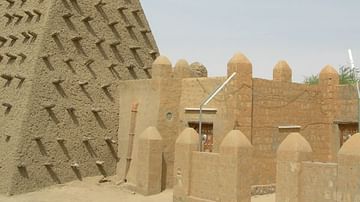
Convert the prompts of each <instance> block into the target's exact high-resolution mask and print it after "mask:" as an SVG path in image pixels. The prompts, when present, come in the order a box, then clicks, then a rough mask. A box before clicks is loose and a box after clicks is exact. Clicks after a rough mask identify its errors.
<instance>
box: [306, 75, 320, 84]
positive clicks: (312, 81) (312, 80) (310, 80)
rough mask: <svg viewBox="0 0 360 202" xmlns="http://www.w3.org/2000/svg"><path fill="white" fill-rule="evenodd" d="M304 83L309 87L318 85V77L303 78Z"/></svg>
mask: <svg viewBox="0 0 360 202" xmlns="http://www.w3.org/2000/svg"><path fill="white" fill-rule="evenodd" d="M304 83H305V84H309V85H315V84H318V83H319V75H318V74H316V75H311V76H308V77H305V79H304Z"/></svg>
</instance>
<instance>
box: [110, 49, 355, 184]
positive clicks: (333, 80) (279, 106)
mask: <svg viewBox="0 0 360 202" xmlns="http://www.w3.org/2000/svg"><path fill="white" fill-rule="evenodd" d="M252 68H253V67H252V64H251V62H250V60H249V59H248V58H247V57H246V56H244V55H243V54H241V53H236V54H235V55H234V56H233V57H232V58H231V59H230V61H229V63H228V68H227V70H228V76H230V75H231V74H232V73H233V72H236V73H237V75H236V76H235V77H234V79H233V80H232V81H231V82H230V83H229V84H228V85H227V86H226V87H225V89H224V90H223V91H222V92H221V93H220V94H219V95H218V96H217V97H215V99H214V100H213V101H211V102H210V103H209V104H208V105H207V106H206V108H204V109H203V118H202V119H203V129H202V133H203V134H206V135H207V139H206V141H205V142H204V149H205V151H206V152H214V153H218V152H219V151H220V144H221V142H222V141H223V139H224V136H225V134H227V133H228V132H229V131H231V130H233V129H236V130H240V131H242V132H243V133H244V135H245V136H246V137H247V138H248V139H249V141H250V143H251V144H252V145H253V147H254V152H253V155H254V161H253V162H252V163H251V164H252V166H251V167H252V168H251V169H252V170H254V171H255V173H254V174H253V176H252V184H253V185H266V184H273V183H275V178H276V151H277V149H278V147H279V145H280V143H281V142H282V141H283V140H284V139H285V138H286V137H287V136H288V134H290V133H291V132H301V134H302V135H303V136H304V137H305V139H306V140H307V141H308V142H309V143H310V145H311V147H312V149H313V153H314V154H313V157H314V158H313V160H314V161H319V162H335V161H336V160H337V152H338V150H339V148H340V146H341V145H342V144H343V143H344V141H346V139H348V138H349V135H351V134H355V133H356V130H357V97H356V96H357V94H356V91H355V89H354V87H353V86H350V85H339V75H338V73H337V71H336V70H335V69H334V68H333V67H331V66H330V65H327V66H325V67H324V68H323V69H322V70H321V72H320V81H319V84H317V85H307V84H299V83H293V82H292V70H291V68H290V66H289V65H288V64H287V63H286V62H285V61H280V62H279V63H278V64H276V65H275V67H274V73H273V80H266V79H259V78H254V77H253V76H252ZM152 70H153V78H152V79H147V80H132V81H123V82H121V83H120V84H119V89H118V90H119V92H121V95H120V98H119V99H120V100H119V106H120V108H119V112H120V113H119V115H120V119H119V121H120V122H119V134H118V137H119V149H118V151H119V156H126V157H127V158H129V156H127V154H128V148H129V146H128V144H129V137H133V135H130V136H129V132H128V131H130V125H131V124H130V123H134V122H133V121H134V120H133V121H131V120H130V119H131V118H130V117H131V113H132V112H131V107H132V105H134V104H136V106H137V107H138V108H137V115H136V117H137V118H136V120H135V125H136V126H135V128H134V132H133V133H131V134H135V137H134V141H131V142H133V144H132V147H133V148H134V149H133V151H134V154H133V155H132V157H131V162H132V163H131V164H130V169H127V171H126V172H125V170H126V166H125V164H126V161H127V160H126V159H125V158H123V160H121V159H120V161H119V163H118V168H117V169H118V172H117V173H118V175H120V176H125V175H124V174H125V173H126V180H127V182H128V183H130V184H131V183H133V184H136V183H135V182H136V173H137V172H138V171H137V170H138V169H142V168H138V167H137V166H136V165H137V163H136V162H137V159H136V158H137V154H136V152H137V149H136V148H137V147H138V146H137V141H136V139H137V135H138V134H139V133H141V132H142V131H144V130H145V129H146V128H147V127H149V126H155V127H156V128H157V129H158V130H159V133H160V134H161V136H162V141H163V144H164V154H163V158H164V162H163V167H162V172H163V175H162V180H163V181H162V185H163V187H172V186H173V184H174V179H175V178H176V177H174V175H176V173H174V172H176V170H174V158H175V157H174V151H175V142H176V139H177V137H178V135H179V134H180V133H181V131H183V130H184V129H185V128H187V127H191V128H194V129H196V130H198V125H199V105H200V104H201V103H202V101H203V100H205V98H207V97H208V96H209V95H210V94H211V93H212V92H213V90H214V89H215V88H216V87H218V86H219V85H220V84H222V83H223V82H224V81H225V79H226V78H227V77H211V78H210V77H199V76H197V75H195V74H193V73H192V71H191V69H190V67H189V64H188V63H187V62H186V61H185V60H180V61H178V62H177V63H176V64H175V65H174V67H173V65H172V64H171V62H170V61H169V60H168V59H167V58H166V57H164V56H160V57H158V58H157V59H156V60H155V62H154V64H153V68H152ZM128 165H129V164H128Z"/></svg>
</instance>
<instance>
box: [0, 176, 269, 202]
mask: <svg viewBox="0 0 360 202" xmlns="http://www.w3.org/2000/svg"><path fill="white" fill-rule="evenodd" d="M99 179H101V178H100V177H91V178H85V179H84V180H83V181H81V182H79V181H76V182H71V183H67V184H62V185H56V186H52V187H49V188H46V189H43V190H41V191H38V192H32V193H27V194H22V195H16V196H10V197H8V196H1V195H0V202H119V201H121V202H172V190H166V191H164V192H163V193H161V194H158V195H155V196H149V197H144V196H141V195H139V194H135V193H132V192H131V191H128V190H126V189H124V188H122V187H121V186H118V185H116V183H115V182H107V183H101V184H100V183H98V180H99ZM252 202H275V196H274V195H265V196H254V197H253V199H252Z"/></svg>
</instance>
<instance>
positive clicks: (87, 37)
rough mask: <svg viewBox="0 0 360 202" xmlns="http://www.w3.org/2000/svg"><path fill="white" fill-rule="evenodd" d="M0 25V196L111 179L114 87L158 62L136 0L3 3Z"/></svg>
mask: <svg viewBox="0 0 360 202" xmlns="http://www.w3.org/2000/svg"><path fill="white" fill-rule="evenodd" d="M0 19H1V20H0V28H1V31H0V75H1V77H0V82H1V83H0V85H1V87H0V103H1V108H0V109H1V113H0V193H7V194H17V193H22V192H27V191H31V190H36V189H38V188H40V187H45V186H48V185H51V184H56V183H63V182H67V181H71V180H74V179H81V178H82V177H86V176H93V175H100V174H103V175H105V176H107V175H113V174H114V173H115V170H116V163H117V161H118V159H119V157H118V156H117V130H118V120H119V117H118V94H119V93H118V92H117V90H116V89H117V85H118V81H120V80H127V79H142V78H150V77H151V64H152V62H153V60H154V58H156V57H157V56H158V48H157V46H156V44H155V41H154V38H153V36H152V34H151V31H150V28H149V25H148V23H147V20H146V18H145V16H144V13H143V10H142V8H141V5H140V2H139V0H2V1H1V2H0Z"/></svg>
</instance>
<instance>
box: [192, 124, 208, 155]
mask: <svg viewBox="0 0 360 202" xmlns="http://www.w3.org/2000/svg"><path fill="white" fill-rule="evenodd" d="M188 125H189V127H190V128H193V129H195V130H196V132H197V133H199V122H189V124H188ZM213 128H214V125H213V123H206V122H205V123H202V124H201V134H203V135H204V134H205V135H206V139H205V141H204V145H203V147H204V151H205V152H212V151H213V146H214V133H213Z"/></svg>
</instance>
